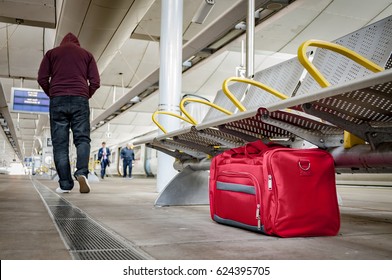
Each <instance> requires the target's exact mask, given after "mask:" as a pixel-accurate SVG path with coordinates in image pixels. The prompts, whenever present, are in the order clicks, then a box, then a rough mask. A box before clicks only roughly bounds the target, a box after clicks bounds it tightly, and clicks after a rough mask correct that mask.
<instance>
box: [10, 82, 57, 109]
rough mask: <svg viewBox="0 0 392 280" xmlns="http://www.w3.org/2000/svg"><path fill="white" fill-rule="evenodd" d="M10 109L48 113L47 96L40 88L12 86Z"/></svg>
mask: <svg viewBox="0 0 392 280" xmlns="http://www.w3.org/2000/svg"><path fill="white" fill-rule="evenodd" d="M11 97H12V111H14V112H23V113H24V112H29V113H41V114H47V113H49V97H48V96H47V95H46V94H45V92H43V91H42V90H37V89H28V88H12V92H11Z"/></svg>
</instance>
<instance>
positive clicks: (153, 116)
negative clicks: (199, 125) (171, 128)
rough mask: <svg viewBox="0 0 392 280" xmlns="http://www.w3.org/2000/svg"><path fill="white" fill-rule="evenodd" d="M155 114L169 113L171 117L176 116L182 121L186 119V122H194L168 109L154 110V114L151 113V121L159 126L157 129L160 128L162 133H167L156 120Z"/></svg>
mask: <svg viewBox="0 0 392 280" xmlns="http://www.w3.org/2000/svg"><path fill="white" fill-rule="evenodd" d="M157 115H169V116H172V117H176V118H178V119H181V120H183V121H186V122H187V123H190V124H192V125H193V124H195V123H193V122H192V121H191V120H189V119H187V118H185V117H183V116H181V115H178V114H176V113H173V112H168V111H155V112H154V114H152V121H153V122H154V123H155V124H156V125H157V126H158V127H159V129H160V130H162V131H163V133H165V134H166V133H167V131H166V129H165V128H164V127H163V126H162V125H161V124H160V123H159V122H158V120H157V119H156V116H157Z"/></svg>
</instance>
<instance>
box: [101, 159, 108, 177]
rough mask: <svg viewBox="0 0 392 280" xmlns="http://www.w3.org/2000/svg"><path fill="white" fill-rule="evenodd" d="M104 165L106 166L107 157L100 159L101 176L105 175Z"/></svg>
mask: <svg viewBox="0 0 392 280" xmlns="http://www.w3.org/2000/svg"><path fill="white" fill-rule="evenodd" d="M106 166H108V160H107V159H101V178H103V177H105V174H106Z"/></svg>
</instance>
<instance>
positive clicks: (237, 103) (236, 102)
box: [222, 77, 288, 112]
mask: <svg viewBox="0 0 392 280" xmlns="http://www.w3.org/2000/svg"><path fill="white" fill-rule="evenodd" d="M231 81H233V82H241V83H247V84H250V85H252V86H256V87H259V88H261V89H263V90H265V91H267V92H269V93H271V94H272V95H275V96H276V97H278V98H280V99H287V98H288V96H287V95H285V94H283V93H280V92H279V91H277V90H275V89H273V88H272V87H269V86H267V85H265V84H263V83H260V82H257V81H254V80H251V79H246V78H240V77H230V78H227V79H226V80H225V81H224V82H223V85H222V89H223V92H224V93H225V94H226V96H227V97H228V98H229V99H230V100H231V102H233V104H234V105H235V106H236V107H237V108H238V109H239V110H240V111H241V112H244V111H246V108H245V107H244V106H243V105H242V104H241V102H240V101H239V100H238V99H237V98H236V97H235V96H234V95H233V94H232V93H231V92H230V90H229V87H228V85H227V84H228V83H229V82H231Z"/></svg>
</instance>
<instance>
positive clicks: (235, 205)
mask: <svg viewBox="0 0 392 280" xmlns="http://www.w3.org/2000/svg"><path fill="white" fill-rule="evenodd" d="M209 189H210V213H211V218H212V219H213V220H214V221H216V222H218V223H222V224H226V225H231V226H236V227H241V228H245V229H249V230H253V231H257V232H262V233H265V234H268V235H276V236H281V237H297V236H332V235H336V234H337V233H338V231H339V228H340V214H339V207H338V201H337V195H336V184H335V169H334V161H333V158H332V156H331V155H330V154H329V153H328V152H326V151H323V150H320V149H291V148H284V147H282V146H271V145H270V146H267V145H265V144H264V143H263V142H261V141H256V142H252V143H249V144H247V145H245V146H243V147H239V148H235V149H231V150H228V151H225V152H224V153H222V154H220V155H218V156H216V157H214V158H213V159H212V162H211V167H210V182H209Z"/></svg>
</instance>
